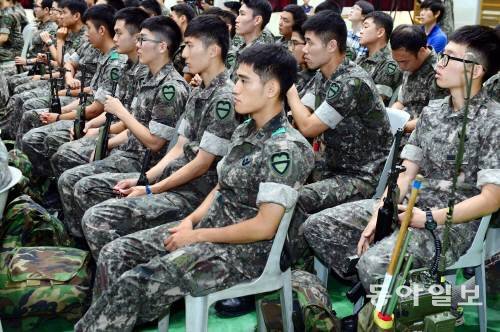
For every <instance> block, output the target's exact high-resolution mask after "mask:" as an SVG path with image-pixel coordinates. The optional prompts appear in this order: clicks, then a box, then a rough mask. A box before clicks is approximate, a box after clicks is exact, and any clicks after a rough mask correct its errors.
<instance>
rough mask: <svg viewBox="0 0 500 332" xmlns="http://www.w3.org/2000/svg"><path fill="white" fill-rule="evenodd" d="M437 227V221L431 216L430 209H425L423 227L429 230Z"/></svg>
mask: <svg viewBox="0 0 500 332" xmlns="http://www.w3.org/2000/svg"><path fill="white" fill-rule="evenodd" d="M436 227H437V223H436V221H435V220H434V217H433V216H432V212H431V210H430V209H427V210H425V229H427V230H429V231H433V230H435V229H436Z"/></svg>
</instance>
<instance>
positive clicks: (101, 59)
mask: <svg viewBox="0 0 500 332" xmlns="http://www.w3.org/2000/svg"><path fill="white" fill-rule="evenodd" d="M117 55H118V53H116V49H115V48H114V47H113V48H111V49H110V50H109V51H108V53H106V54H102V53H101V56H100V57H99V63H100V64H101V65H103V64H105V63H106V62H108V60H110V59H114V58H115V57H116V56H117Z"/></svg>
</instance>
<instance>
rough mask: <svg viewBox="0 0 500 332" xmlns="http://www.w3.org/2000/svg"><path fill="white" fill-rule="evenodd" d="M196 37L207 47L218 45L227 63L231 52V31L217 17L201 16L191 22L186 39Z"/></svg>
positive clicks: (185, 34)
mask: <svg viewBox="0 0 500 332" xmlns="http://www.w3.org/2000/svg"><path fill="white" fill-rule="evenodd" d="M186 37H194V38H198V39H200V40H201V41H202V43H203V45H204V46H205V47H208V46H209V45H211V44H216V45H217V46H219V47H220V49H221V56H222V61H226V57H227V52H228V50H229V29H228V28H227V25H226V22H224V21H223V20H222V19H221V18H220V17H219V16H217V15H212V14H208V15H200V16H197V17H195V18H194V19H193V20H192V21H191V22H189V24H188V26H187V28H186V31H185V32H184V38H186Z"/></svg>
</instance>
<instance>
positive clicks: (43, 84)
mask: <svg viewBox="0 0 500 332" xmlns="http://www.w3.org/2000/svg"><path fill="white" fill-rule="evenodd" d="M28 78H29V80H28ZM19 80H21V79H19ZM49 86H50V83H49V82H48V81H47V80H39V81H33V80H32V79H31V76H26V77H23V78H22V81H20V82H19V83H18V84H16V85H15V83H14V82H12V83H11V82H10V80H9V89H10V91H12V92H13V94H16V93H21V92H24V91H28V90H33V89H40V88H44V89H46V90H47V94H49V93H50V91H49V88H48V87H49Z"/></svg>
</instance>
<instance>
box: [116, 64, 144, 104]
mask: <svg viewBox="0 0 500 332" xmlns="http://www.w3.org/2000/svg"><path fill="white" fill-rule="evenodd" d="M148 73H149V69H148V67H147V66H145V65H143V64H142V63H140V62H139V61H137V62H132V61H130V60H128V61H127V63H126V64H125V66H124V68H123V70H122V74H121V75H120V81H119V83H118V87H117V89H116V97H117V98H118V99H120V101H121V102H122V104H123V106H125V108H127V109H130V106H131V105H132V100H133V99H134V97H135V96H136V95H137V91H139V87H140V86H141V84H142V81H143V80H144V79H145V78H146V76H148Z"/></svg>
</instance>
